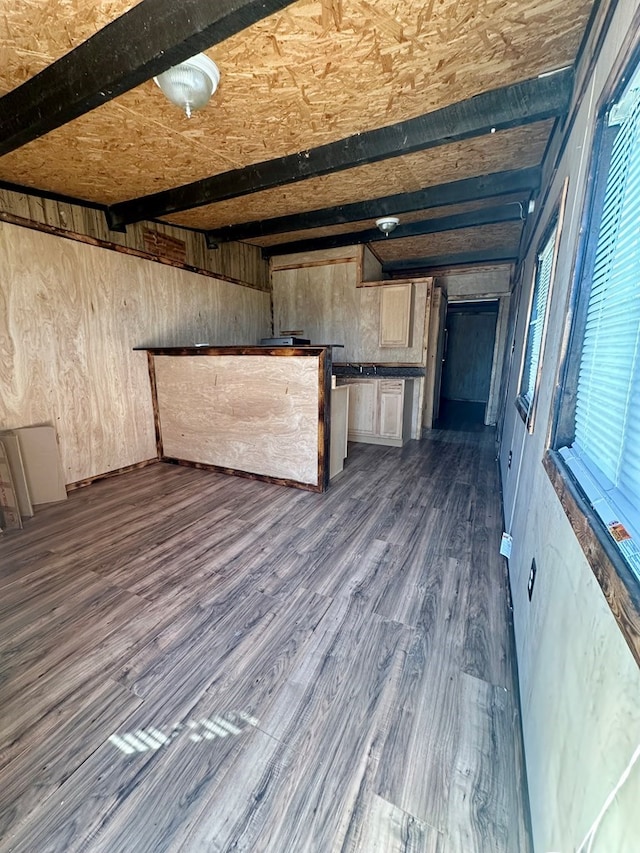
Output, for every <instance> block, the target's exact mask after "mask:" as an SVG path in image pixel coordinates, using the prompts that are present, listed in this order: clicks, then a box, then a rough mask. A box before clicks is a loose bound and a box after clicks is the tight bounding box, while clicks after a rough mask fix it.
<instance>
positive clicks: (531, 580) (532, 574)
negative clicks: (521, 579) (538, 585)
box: [527, 560, 538, 601]
mask: <svg viewBox="0 0 640 853" xmlns="http://www.w3.org/2000/svg"><path fill="white" fill-rule="evenodd" d="M537 571H538V570H537V569H536V561H535V560H532V561H531V568H530V569H529V580H528V581H527V595H528V596H529V601H531V596H532V595H533V585H534V583H535V582H536V572H537Z"/></svg>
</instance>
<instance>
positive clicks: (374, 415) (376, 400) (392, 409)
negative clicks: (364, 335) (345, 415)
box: [340, 376, 413, 447]
mask: <svg viewBox="0 0 640 853" xmlns="http://www.w3.org/2000/svg"><path fill="white" fill-rule="evenodd" d="M340 384H341V385H348V386H349V441H362V442H366V443H369V444H388V445H391V446H393V447H402V445H403V444H404V442H405V441H407V440H408V439H409V437H410V435H411V404H412V396H413V394H412V392H413V382H412V380H410V379H409V380H407V379H375V378H371V377H368V376H367V377H363V378H362V379H360V378H348V379H347V378H345V379H341V380H340Z"/></svg>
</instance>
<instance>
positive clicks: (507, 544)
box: [500, 533, 513, 560]
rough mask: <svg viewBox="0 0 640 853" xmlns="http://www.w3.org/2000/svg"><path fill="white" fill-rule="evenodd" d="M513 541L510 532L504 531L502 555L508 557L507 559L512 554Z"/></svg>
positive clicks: (501, 541)
mask: <svg viewBox="0 0 640 853" xmlns="http://www.w3.org/2000/svg"><path fill="white" fill-rule="evenodd" d="M512 543H513V538H512V537H511V536H510V535H509V534H508V533H503V534H502V539H501V540H500V554H501V556H502V557H506V558H507V560H508V559H509V557H510V556H511V545H512Z"/></svg>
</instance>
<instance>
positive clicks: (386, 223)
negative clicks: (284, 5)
mask: <svg viewBox="0 0 640 853" xmlns="http://www.w3.org/2000/svg"><path fill="white" fill-rule="evenodd" d="M376 225H377V226H378V228H379V229H380V231H382V233H383V234H384V236H385V237H388V236H389V234H391V232H392V231H395V229H396V228H397V227H398V225H400V220H399V219H398V217H397V216H381V217H380V219H376Z"/></svg>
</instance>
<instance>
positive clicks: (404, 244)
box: [373, 222, 522, 263]
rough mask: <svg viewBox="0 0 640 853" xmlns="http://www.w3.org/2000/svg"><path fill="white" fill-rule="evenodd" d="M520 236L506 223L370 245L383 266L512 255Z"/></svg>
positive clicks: (514, 226)
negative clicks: (478, 254) (477, 254)
mask: <svg viewBox="0 0 640 853" xmlns="http://www.w3.org/2000/svg"><path fill="white" fill-rule="evenodd" d="M521 233H522V223H521V222H506V223H502V224H500V225H482V226H479V227H477V228H461V229H460V230H459V231H443V232H442V233H440V234H425V235H424V236H422V237H404V238H402V239H397V240H380V241H378V242H377V243H374V244H373V248H374V249H375V253H376V255H377V256H378V257H379V258H380V260H381V261H382V262H383V263H386V262H388V261H402V260H406V259H411V258H431V257H435V256H438V255H452V254H458V253H462V252H474V251H483V250H489V249H507V250H513V251H514V253H515V252H516V251H517V249H518V244H519V242H520V234H521Z"/></svg>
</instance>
